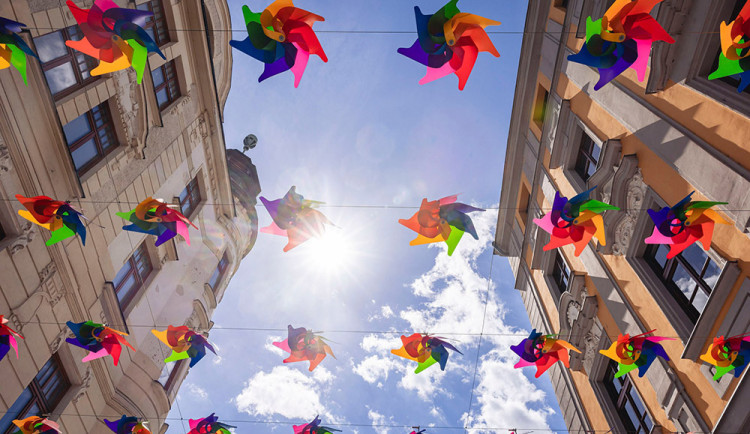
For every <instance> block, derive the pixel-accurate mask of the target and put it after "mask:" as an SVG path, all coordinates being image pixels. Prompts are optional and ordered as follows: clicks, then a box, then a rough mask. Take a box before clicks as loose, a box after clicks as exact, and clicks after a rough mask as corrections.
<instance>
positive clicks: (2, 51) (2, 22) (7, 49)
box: [0, 17, 39, 86]
mask: <svg viewBox="0 0 750 434" xmlns="http://www.w3.org/2000/svg"><path fill="white" fill-rule="evenodd" d="M21 27H26V24H23V23H19V22H17V21H13V20H9V19H7V18H3V17H0V69H6V68H10V66H11V65H13V67H14V68H16V70H18V72H19V73H20V74H21V78H23V82H24V84H26V85H27V86H28V85H29V82H28V80H27V79H26V56H33V57H36V58H37V59H38V58H39V57H38V56H37V55H36V53H34V50H32V49H31V48H30V47H29V46H28V45H27V44H26V41H24V40H23V38H21V36H19V35H18V33H20V32H21Z"/></svg>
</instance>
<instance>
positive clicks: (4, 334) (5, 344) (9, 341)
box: [0, 315, 23, 360]
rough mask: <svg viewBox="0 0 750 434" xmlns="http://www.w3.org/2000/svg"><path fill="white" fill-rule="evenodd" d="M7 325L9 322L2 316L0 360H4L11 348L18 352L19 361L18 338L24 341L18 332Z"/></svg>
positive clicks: (0, 317) (0, 322) (0, 321)
mask: <svg viewBox="0 0 750 434" xmlns="http://www.w3.org/2000/svg"><path fill="white" fill-rule="evenodd" d="M6 324H8V320H7V319H5V318H4V317H3V315H0V360H3V357H5V355H6V354H8V351H10V348H11V347H13V349H14V350H16V359H17V358H18V342H16V338H21V339H23V336H21V335H20V334H18V332H16V331H15V330H13V329H12V328H10V327H8V326H7V325H6Z"/></svg>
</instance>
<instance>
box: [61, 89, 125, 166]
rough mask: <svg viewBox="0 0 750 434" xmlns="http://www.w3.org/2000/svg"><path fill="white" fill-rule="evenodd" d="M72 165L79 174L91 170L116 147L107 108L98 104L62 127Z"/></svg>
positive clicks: (104, 104) (105, 105)
mask: <svg viewBox="0 0 750 434" xmlns="http://www.w3.org/2000/svg"><path fill="white" fill-rule="evenodd" d="M63 132H64V133H65V139H66V140H67V142H68V149H69V150H70V155H71V156H72V157H73V164H75V166H76V170H77V171H78V173H79V174H82V173H84V172H86V171H87V170H89V169H91V168H92V167H93V166H94V165H95V164H96V163H98V162H99V161H101V160H102V159H103V158H104V156H105V155H107V154H108V153H109V152H111V151H112V150H113V149H114V148H115V147H116V143H117V142H116V140H115V132H114V126H113V123H112V117H111V115H110V113H109V107H107V104H106V103H103V104H99V105H98V106H96V107H94V108H92V109H91V110H90V111H88V112H86V113H84V114H82V115H81V116H78V117H77V118H76V119H73V120H72V121H70V122H68V123H67V124H66V125H65V126H64V127H63Z"/></svg>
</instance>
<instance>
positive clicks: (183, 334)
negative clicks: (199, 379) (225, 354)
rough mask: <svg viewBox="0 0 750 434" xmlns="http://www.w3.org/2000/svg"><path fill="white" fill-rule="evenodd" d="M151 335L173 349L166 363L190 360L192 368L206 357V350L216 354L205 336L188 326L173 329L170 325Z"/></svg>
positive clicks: (154, 331)
mask: <svg viewBox="0 0 750 434" xmlns="http://www.w3.org/2000/svg"><path fill="white" fill-rule="evenodd" d="M151 333H153V334H154V336H156V337H157V338H159V340H160V341H162V342H164V344H165V345H167V346H168V347H169V348H171V349H172V354H170V355H169V357H167V358H166V359H164V362H165V363H169V362H174V361H175V360H182V359H188V358H189V359H190V367H191V368H192V367H193V366H195V364H196V363H198V362H199V361H200V360H201V359H202V358H203V356H205V355H206V348H208V349H209V350H210V351H211V352H212V353H214V354H216V351H214V347H212V346H211V344H210V343H209V342H208V340H207V339H206V338H205V336H203V335H201V334H198V333H196V332H194V331H192V330H190V329H189V328H187V326H179V327H173V326H171V325H170V326H169V327H167V330H165V331H163V332H160V331H157V330H151Z"/></svg>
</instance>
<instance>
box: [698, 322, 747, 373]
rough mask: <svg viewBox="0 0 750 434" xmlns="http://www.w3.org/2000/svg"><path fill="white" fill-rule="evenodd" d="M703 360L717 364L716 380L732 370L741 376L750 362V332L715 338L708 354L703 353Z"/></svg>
mask: <svg viewBox="0 0 750 434" xmlns="http://www.w3.org/2000/svg"><path fill="white" fill-rule="evenodd" d="M701 360H703V361H704V362H706V363H710V364H712V365H714V366H716V373H714V380H716V381H718V380H719V379H721V377H723V376H724V374H727V373H729V372H730V371H734V376H735V377H736V378H739V376H740V375H742V371H744V370H745V366H747V364H748V362H750V334H744V335H737V336H732V337H730V338H725V337H724V336H719V337H718V338H714V342H713V344H711V346H710V347H709V348H708V350H707V351H706V354H703V355H701Z"/></svg>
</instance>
